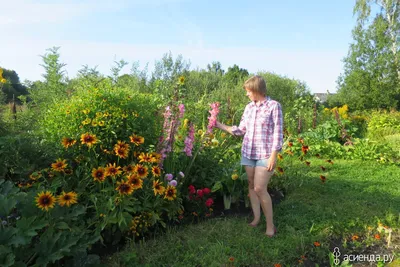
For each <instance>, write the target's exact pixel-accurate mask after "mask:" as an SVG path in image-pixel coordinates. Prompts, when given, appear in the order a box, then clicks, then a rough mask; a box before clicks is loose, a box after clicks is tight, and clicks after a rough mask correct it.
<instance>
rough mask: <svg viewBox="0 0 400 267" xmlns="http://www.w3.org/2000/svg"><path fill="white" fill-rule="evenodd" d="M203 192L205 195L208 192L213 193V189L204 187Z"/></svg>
mask: <svg viewBox="0 0 400 267" xmlns="http://www.w3.org/2000/svg"><path fill="white" fill-rule="evenodd" d="M203 193H204V195H208V194H210V193H211V190H210V188H207V187H206V188H203Z"/></svg>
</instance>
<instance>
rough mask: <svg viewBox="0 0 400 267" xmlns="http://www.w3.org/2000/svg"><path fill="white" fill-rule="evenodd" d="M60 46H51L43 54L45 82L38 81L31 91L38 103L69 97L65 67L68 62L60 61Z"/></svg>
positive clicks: (48, 102) (47, 102)
mask: <svg viewBox="0 0 400 267" xmlns="http://www.w3.org/2000/svg"><path fill="white" fill-rule="evenodd" d="M58 50H59V47H53V48H49V49H47V50H46V51H48V52H47V53H46V54H45V55H43V56H42V59H43V64H41V66H42V67H43V68H44V69H45V73H44V74H43V77H44V78H45V80H44V82H43V83H36V86H35V87H34V88H31V90H30V93H31V96H32V99H33V101H34V102H35V103H36V104H41V103H43V104H45V105H47V104H50V103H52V102H53V101H59V100H60V99H61V98H65V97H67V79H66V77H65V72H64V70H63V68H64V67H65V66H66V64H64V63H61V62H60V54H59V53H58Z"/></svg>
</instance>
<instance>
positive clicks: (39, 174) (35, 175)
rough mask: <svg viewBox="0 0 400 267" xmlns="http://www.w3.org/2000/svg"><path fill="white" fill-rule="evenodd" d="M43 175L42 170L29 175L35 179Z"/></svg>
mask: <svg viewBox="0 0 400 267" xmlns="http://www.w3.org/2000/svg"><path fill="white" fill-rule="evenodd" d="M41 177H42V173H40V172H33V173H31V175H29V178H30V179H31V180H33V181H36V180H37V179H39V178H41Z"/></svg>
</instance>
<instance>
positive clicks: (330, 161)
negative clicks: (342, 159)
mask: <svg viewBox="0 0 400 267" xmlns="http://www.w3.org/2000/svg"><path fill="white" fill-rule="evenodd" d="M325 161H326V162H328V163H330V164H333V161H332V160H330V159H327V160H325Z"/></svg>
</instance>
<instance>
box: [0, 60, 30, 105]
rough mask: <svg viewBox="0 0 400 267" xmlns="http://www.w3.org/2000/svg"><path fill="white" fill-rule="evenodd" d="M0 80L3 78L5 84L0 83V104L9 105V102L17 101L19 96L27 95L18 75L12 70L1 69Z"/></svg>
mask: <svg viewBox="0 0 400 267" xmlns="http://www.w3.org/2000/svg"><path fill="white" fill-rule="evenodd" d="M0 70H2V75H0V80H1V79H2V78H4V79H5V80H6V82H5V83H1V82H0V103H9V102H11V101H13V100H14V101H18V97H19V96H21V95H27V94H28V90H27V87H26V86H25V85H23V84H21V82H20V80H19V77H18V74H17V73H16V72H15V71H14V70H8V69H3V68H1V67H0Z"/></svg>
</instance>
